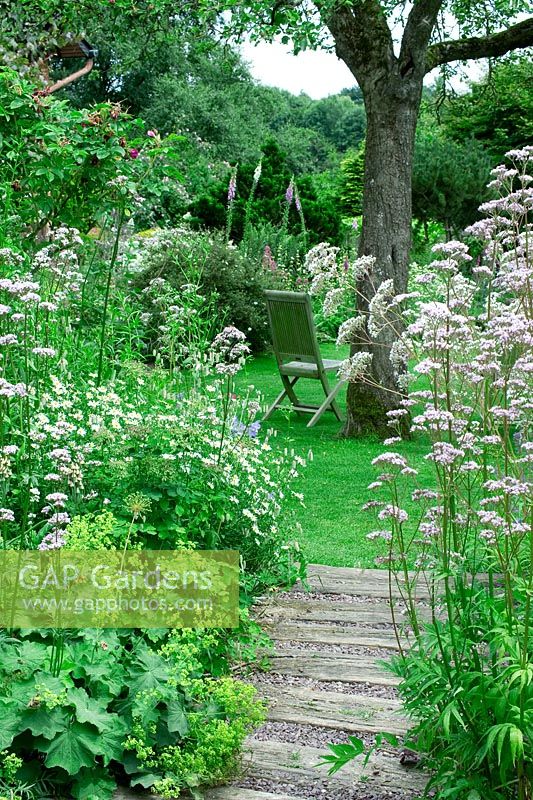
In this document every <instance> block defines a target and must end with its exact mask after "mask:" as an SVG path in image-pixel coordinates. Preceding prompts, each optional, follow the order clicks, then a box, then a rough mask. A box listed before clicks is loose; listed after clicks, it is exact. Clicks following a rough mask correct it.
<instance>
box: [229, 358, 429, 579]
mask: <svg viewBox="0 0 533 800" xmlns="http://www.w3.org/2000/svg"><path fill="white" fill-rule="evenodd" d="M321 350H322V354H323V355H324V356H325V357H328V358H343V357H344V356H345V352H346V351H344V350H342V349H341V350H338V349H336V348H335V347H334V346H333V345H328V344H326V345H322V347H321ZM252 384H253V385H254V386H255V387H256V388H257V389H259V390H260V391H261V393H262V394H263V397H264V400H265V403H266V404H269V403H271V402H272V401H273V400H274V398H275V397H276V396H277V394H278V393H279V392H280V391H281V381H280V379H279V374H278V370H277V367H276V363H275V360H274V357H273V356H271V355H263V356H258V357H256V358H254V359H251V360H250V361H249V362H248V365H247V367H246V369H245V370H244V372H242V373H241V374H240V376H239V378H238V384H237V389H238V390H240V391H242V390H243V389H244V388H245V387H247V386H249V385H252ZM300 387H302V388H301V390H300ZM298 388H299V391H300V393H301V396H302V398H304V399H306V400H309V401H310V402H316V401H321V391H322V389H321V387H320V384H319V383H318V381H310V380H307V381H305V380H303V379H302V380H301V381H300V382H299V384H298ZM345 396H346V392H345V391H344V390H343V391H342V392H341V395H340V405H341V407H342V409H343V411H344V409H345ZM322 398H323V395H322ZM308 421H309V417H308V415H305V416H303V415H302V416H299V415H297V414H296V413H294V412H288V411H287V412H285V411H277V412H276V413H275V414H274V415H273V416H272V417H271V419H270V420H269V421H268V423H266V425H268V427H269V428H272V429H273V430H274V431H275V434H276V435H275V439H274V440H273V443H277V444H278V446H280V447H288V448H293V449H294V451H295V452H296V453H297V454H299V455H302V456H307V455H308V453H309V451H311V452H312V460H310V461H309V463H308V466H307V467H306V468H305V469H304V470H303V472H302V475H301V477H300V478H299V479H298V481H297V483H296V485H295V489H296V491H298V492H302V493H303V494H304V498H305V507H304V508H299V510H298V517H299V520H300V522H301V525H302V533H301V535H300V536H299V541H300V543H301V545H302V547H303V549H304V551H305V554H306V556H307V559H308V560H309V561H310V562H313V563H319V564H330V565H332V566H345V567H372V566H374V565H375V564H374V560H375V558H376V556H378V555H382V554H384V547H383V544H380V542H379V541H377V542H375V541H369V540H368V539H367V538H366V534H367V533H369V532H370V531H372V530H375V529H376V528H381V527H384V526H383V525H382V524H379V523H378V522H377V520H376V518H375V515H374V514H373V513H372V512H369V511H362V510H361V506H362V505H364V504H365V503H366V502H367V501H368V500H371V499H375V498H376V493H375V492H372V491H369V490H368V489H367V486H368V484H369V483H370V482H371V481H372V480H374V478H375V476H376V474H377V472H376V470H375V468H374V467H372V466H371V462H372V459H374V458H375V457H376V456H377V455H379V454H380V453H382V452H384V450H386V449H390V448H385V447H384V446H383V444H382V443H381V442H380V441H379V440H378V439H377V438H375V439H371V438H364V439H342V438H340V437H339V431H340V428H341V426H340V424H339V422H338V421H337V419H336V418H335V416H334V415H333V414H331V413H326V414H324V416H323V417H322V419H321V420H320V421H319V422H318V423H317V425H316V426H315V427H314V428H311V429H308V428H307V427H306V425H307V423H308ZM399 449H400V450H401V452H402V453H403V454H404V455H405V456H406V458H407V459H408V461H409V463H410V465H411V466H414V467H415V468H416V469H418V470H419V473H420V474H419V484H421V485H422V486H430V485H431V482H432V475H431V469H430V467H429V465H428V463H427V462H426V461H425V460H424V455H425V454H426V453H427V445H426V444H425V443H424V441H423V440H420V439H414V440H413V441H410V442H404V443H402V445H401V447H400V448H399ZM404 507H405V508H406V510H407V511H408V512H409V513H410V515H411V516H415V515H416V506H415V504H414V503H413V502H412V501H411V500H409V501H408V502H405V503H404Z"/></svg>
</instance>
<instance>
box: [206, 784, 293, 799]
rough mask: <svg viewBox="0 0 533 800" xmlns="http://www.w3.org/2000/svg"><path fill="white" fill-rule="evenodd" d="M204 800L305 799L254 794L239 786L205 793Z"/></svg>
mask: <svg viewBox="0 0 533 800" xmlns="http://www.w3.org/2000/svg"><path fill="white" fill-rule="evenodd" d="M205 800H305V798H303V797H296V796H295V795H293V794H291V795H288V794H271V793H270V792H255V791H253V789H241V788H240V787H239V786H222V787H220V788H218V789H210V790H209V791H207V792H206V793H205Z"/></svg>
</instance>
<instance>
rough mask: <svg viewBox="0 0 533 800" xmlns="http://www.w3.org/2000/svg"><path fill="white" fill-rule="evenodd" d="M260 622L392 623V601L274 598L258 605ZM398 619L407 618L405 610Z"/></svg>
mask: <svg viewBox="0 0 533 800" xmlns="http://www.w3.org/2000/svg"><path fill="white" fill-rule="evenodd" d="M254 611H255V616H256V619H257V620H258V621H259V622H263V621H265V622H271V621H273V622H281V621H283V620H303V621H305V622H348V623H351V624H353V625H357V624H360V625H384V624H385V625H387V624H389V625H390V624H392V615H391V609H390V606H389V605H388V603H386V602H383V603H346V602H343V601H342V600H339V601H335V600H317V599H316V598H309V600H302V599H294V600H293V599H290V598H288V599H282V600H279V599H277V598H275V597H274V598H272V599H271V600H270V601H265V603H263V604H261V605H257V606H255V608H254ZM396 616H397V618H398V621H399V622H401V620H402V619H403V618H404V617H403V615H402V613H401V610H400V609H398V610H397V612H396Z"/></svg>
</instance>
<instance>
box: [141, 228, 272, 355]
mask: <svg viewBox="0 0 533 800" xmlns="http://www.w3.org/2000/svg"><path fill="white" fill-rule="evenodd" d="M133 253H134V255H133V258H132V262H131V264H130V268H131V269H133V270H134V272H135V273H136V274H135V278H134V286H135V287H136V288H137V289H140V290H142V289H145V288H146V287H147V286H149V284H150V282H151V281H153V280H154V279H156V280H164V281H165V282H166V285H168V287H169V291H171V290H174V291H175V292H178V293H182V292H183V290H184V287H185V286H187V285H191V284H192V285H194V286H195V287H197V289H198V292H199V293H200V295H201V296H202V297H203V298H205V300H206V301H207V302H208V305H209V303H210V302H212V303H213V304H215V305H216V320H217V323H218V325H219V326H220V325H221V323H223V322H226V323H227V324H231V325H234V326H235V327H236V328H238V329H239V330H241V331H243V333H245V334H246V337H247V339H248V341H249V342H250V344H251V346H252V349H253V350H262V349H264V347H265V345H266V342H267V335H268V333H267V332H268V326H267V320H266V309H265V301H264V297H263V285H262V281H261V273H260V269H259V268H258V263H257V260H256V259H253V258H249V257H246V256H245V255H244V254H243V253H242V252H241V251H240V250H238V249H237V248H235V247H233V246H232V245H228V244H226V242H225V240H224V237H223V234H222V233H219V232H212V233H204V232H197V231H191V230H188V229H183V228H178V229H166V230H162V231H156V232H154V234H153V236H151V237H149V238H148V237H141V238H139V239H138V240H137V241H136V242H135V244H134V251H133ZM145 298H146V295H145ZM179 299H180V298H179V296H176V300H177V301H178V302H179ZM149 300H150V298H146V301H148V302H146V301H145V308H146V309H147V313H148V311H149V312H150V313H152V312H153V307H152V305H151V304H150V302H149ZM207 316H210V318H211V321H212V320H213V317H214V316H215V315H214V314H210V315H209V314H207Z"/></svg>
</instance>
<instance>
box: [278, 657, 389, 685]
mask: <svg viewBox="0 0 533 800" xmlns="http://www.w3.org/2000/svg"><path fill="white" fill-rule="evenodd" d="M269 664H270V669H271V671H272V672H274V673H277V674H278V675H293V676H295V677H302V678H314V679H315V680H318V681H343V682H345V683H369V684H375V685H378V686H397V685H398V683H399V682H400V681H399V680H398V678H396V676H394V675H391V674H390V673H388V672H386V671H385V670H384V669H383V667H381V666H380V665H379V664H377V663H376V662H375V660H374V658H373V657H372V656H367V655H361V656H358V655H357V656H356V655H347V654H345V653H334V654H332V655H326V654H324V653H317V652H308V651H305V652H304V651H302V650H291V649H288V650H280V651H278V652H277V653H276V655H274V656H271V657H270V658H269Z"/></svg>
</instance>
